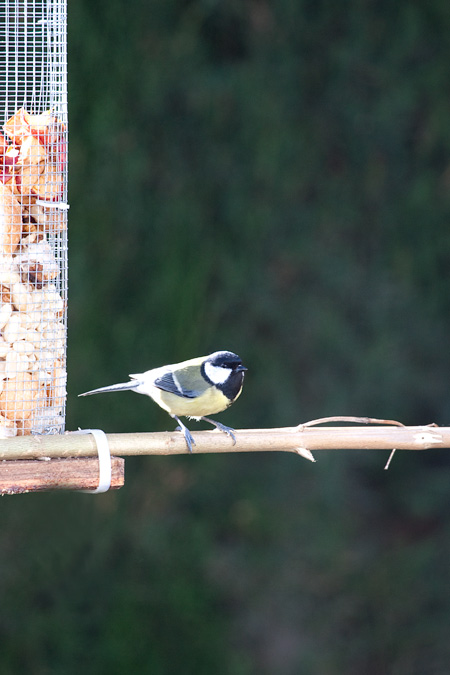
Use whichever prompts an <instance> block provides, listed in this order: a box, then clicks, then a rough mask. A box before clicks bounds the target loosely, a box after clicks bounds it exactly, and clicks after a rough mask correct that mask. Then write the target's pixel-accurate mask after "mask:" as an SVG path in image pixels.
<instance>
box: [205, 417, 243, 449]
mask: <svg viewBox="0 0 450 675" xmlns="http://www.w3.org/2000/svg"><path fill="white" fill-rule="evenodd" d="M200 419H202V420H204V421H205V422H209V423H210V424H212V425H213V426H215V427H216V429H219V431H223V433H224V434H227V436H230V438H231V439H232V440H233V445H236V436H235V435H234V429H232V428H231V427H227V426H225V424H221V423H220V422H215V421H214V420H212V419H210V418H209V417H201V418H200Z"/></svg>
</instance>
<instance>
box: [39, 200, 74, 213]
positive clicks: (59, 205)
mask: <svg viewBox="0 0 450 675" xmlns="http://www.w3.org/2000/svg"><path fill="white" fill-rule="evenodd" d="M35 203H36V204H37V205H38V206H45V207H46V208H47V209H59V210H60V211H68V210H69V209H70V206H69V204H68V203H67V202H47V201H45V199H36V202H35Z"/></svg>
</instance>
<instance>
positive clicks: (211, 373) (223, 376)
mask: <svg viewBox="0 0 450 675" xmlns="http://www.w3.org/2000/svg"><path fill="white" fill-rule="evenodd" d="M205 373H206V376H207V377H208V378H209V379H210V380H211V382H213V383H214V384H223V383H224V382H226V381H227V380H228V378H229V377H230V375H231V370H230V368H222V367H221V366H213V365H212V364H211V363H209V362H206V363H205Z"/></svg>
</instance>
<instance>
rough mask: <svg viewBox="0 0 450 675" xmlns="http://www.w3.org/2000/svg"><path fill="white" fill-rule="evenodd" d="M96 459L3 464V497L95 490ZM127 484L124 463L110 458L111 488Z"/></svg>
mask: <svg viewBox="0 0 450 675" xmlns="http://www.w3.org/2000/svg"><path fill="white" fill-rule="evenodd" d="M98 473H99V462H98V458H97V457H83V458H80V459H48V460H36V459H34V460H33V459H31V460H29V459H26V460H22V459H19V460H13V461H10V460H8V461H0V495H17V494H24V493H26V492H48V491H50V490H95V488H96V487H97V485H98ZM124 481H125V460H124V459H123V458H122V457H111V489H112V490H117V489H118V488H121V487H122V486H123V484H124Z"/></svg>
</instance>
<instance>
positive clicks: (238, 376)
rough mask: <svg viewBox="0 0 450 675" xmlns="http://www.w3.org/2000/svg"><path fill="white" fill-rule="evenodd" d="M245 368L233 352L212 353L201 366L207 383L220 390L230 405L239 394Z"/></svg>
mask: <svg viewBox="0 0 450 675" xmlns="http://www.w3.org/2000/svg"><path fill="white" fill-rule="evenodd" d="M246 370H247V368H246V367H245V366H244V365H242V360H241V359H240V357H239V356H238V355H237V354H233V352H214V354H210V355H209V356H208V357H207V358H206V359H205V361H204V362H203V365H202V373H203V376H204V377H205V379H206V380H208V382H210V383H211V384H213V385H215V386H216V387H217V388H218V389H220V390H221V391H222V392H223V394H224V395H225V396H226V397H227V398H229V399H230V404H231V403H232V402H233V401H234V399H235V398H236V397H237V396H238V395H239V394H240V392H241V389H242V385H243V383H244V373H245V371H246Z"/></svg>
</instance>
